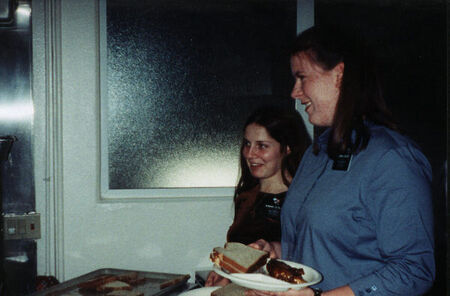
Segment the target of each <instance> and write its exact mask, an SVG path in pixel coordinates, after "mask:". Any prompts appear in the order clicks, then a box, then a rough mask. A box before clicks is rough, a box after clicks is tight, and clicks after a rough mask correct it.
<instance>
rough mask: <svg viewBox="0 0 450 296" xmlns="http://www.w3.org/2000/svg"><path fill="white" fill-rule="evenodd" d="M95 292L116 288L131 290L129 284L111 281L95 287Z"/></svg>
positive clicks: (110, 290) (115, 289)
mask: <svg viewBox="0 0 450 296" xmlns="http://www.w3.org/2000/svg"><path fill="white" fill-rule="evenodd" d="M96 290H97V292H101V293H108V292H112V291H117V290H133V287H131V286H130V285H129V284H127V283H125V282H122V281H112V282H109V283H106V284H103V285H101V286H98V287H97V289H96Z"/></svg>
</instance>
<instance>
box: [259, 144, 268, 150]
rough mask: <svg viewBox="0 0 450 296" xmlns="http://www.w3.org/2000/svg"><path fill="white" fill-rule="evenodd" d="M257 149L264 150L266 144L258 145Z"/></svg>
mask: <svg viewBox="0 0 450 296" xmlns="http://www.w3.org/2000/svg"><path fill="white" fill-rule="evenodd" d="M258 148H259V149H266V148H267V145H266V144H259V145H258Z"/></svg>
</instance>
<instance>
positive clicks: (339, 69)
mask: <svg viewBox="0 0 450 296" xmlns="http://www.w3.org/2000/svg"><path fill="white" fill-rule="evenodd" d="M333 71H334V72H335V74H336V87H338V88H340V87H341V83H342V78H343V77H344V63H343V62H340V63H339V64H337V65H336V66H334V68H333Z"/></svg>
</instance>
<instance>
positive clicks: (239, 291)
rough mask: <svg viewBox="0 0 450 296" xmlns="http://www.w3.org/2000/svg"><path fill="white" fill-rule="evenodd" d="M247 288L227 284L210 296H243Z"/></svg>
mask: <svg viewBox="0 0 450 296" xmlns="http://www.w3.org/2000/svg"><path fill="white" fill-rule="evenodd" d="M247 290H248V289H247V288H244V287H241V286H239V285H236V284H233V283H231V284H228V285H225V286H223V287H221V288H219V289H217V290H214V291H212V292H211V296H244V295H245V291H247Z"/></svg>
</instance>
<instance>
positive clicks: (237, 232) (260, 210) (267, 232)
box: [227, 186, 286, 244]
mask: <svg viewBox="0 0 450 296" xmlns="http://www.w3.org/2000/svg"><path fill="white" fill-rule="evenodd" d="M285 197H286V192H282V193H278V194H272V193H264V192H260V191H259V186H256V187H255V188H253V189H251V190H249V191H246V192H243V193H242V194H240V195H239V196H238V197H237V198H236V201H235V215H234V221H233V224H232V225H231V226H230V228H229V229H228V233H227V241H233V242H240V243H243V244H249V243H252V242H255V241H256V240H258V239H260V238H262V239H265V240H267V241H280V240H281V225H280V214H281V206H282V204H283V202H284V199H285Z"/></svg>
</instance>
